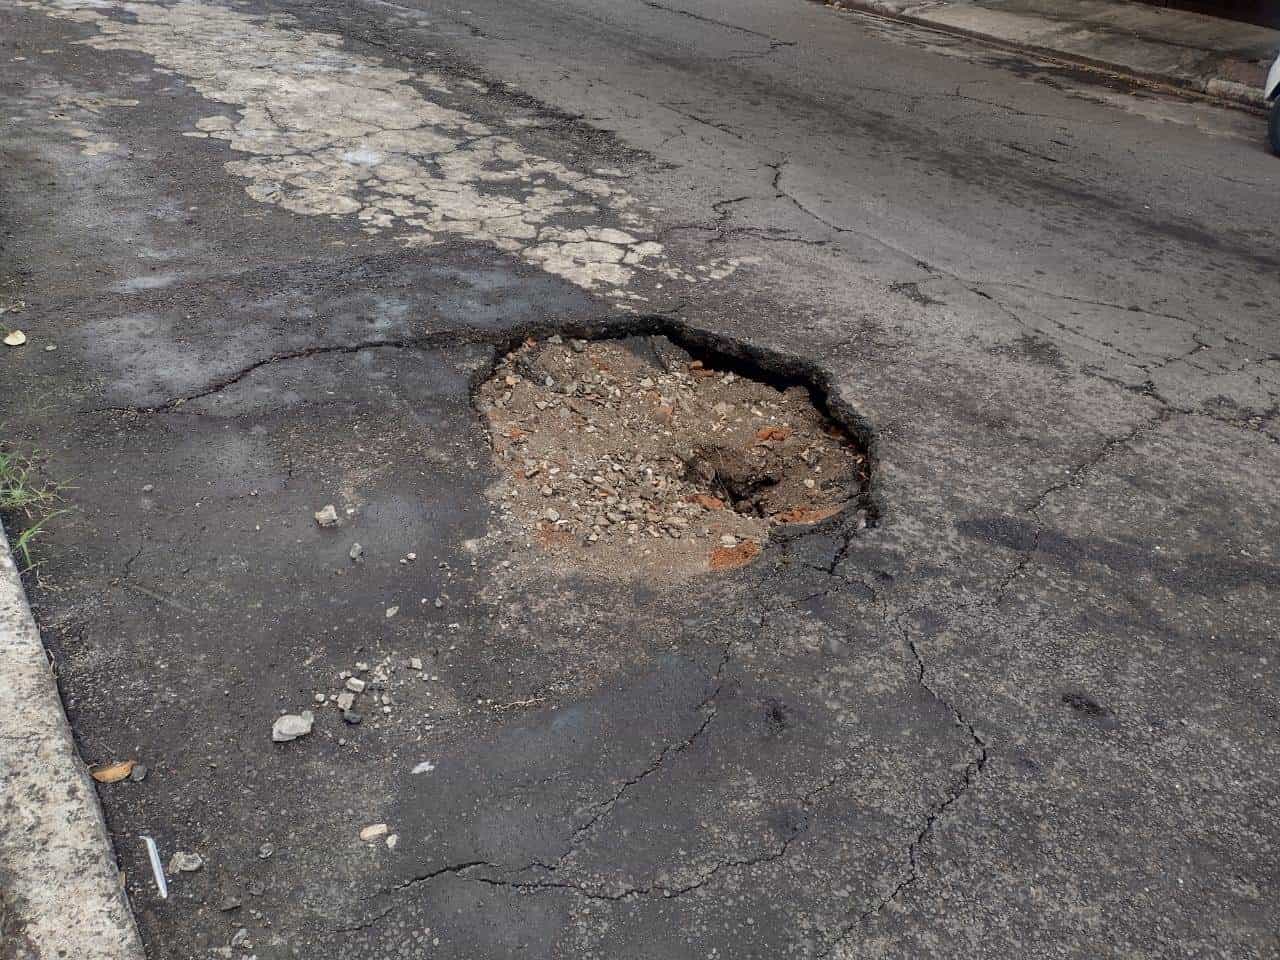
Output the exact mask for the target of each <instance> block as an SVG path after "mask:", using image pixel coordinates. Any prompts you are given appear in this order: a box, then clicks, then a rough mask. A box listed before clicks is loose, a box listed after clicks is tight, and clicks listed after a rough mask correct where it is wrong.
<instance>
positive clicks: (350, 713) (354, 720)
mask: <svg viewBox="0 0 1280 960" xmlns="http://www.w3.org/2000/svg"><path fill="white" fill-rule="evenodd" d="M342 719H343V720H345V721H346V722H347V723H349V724H351V726H353V727H355V726H358V725H359V724H360V721H361V720H363V719H364V717H362V716H361V715H360V714H358V713H356V712H355V711H354V710H344V711H342Z"/></svg>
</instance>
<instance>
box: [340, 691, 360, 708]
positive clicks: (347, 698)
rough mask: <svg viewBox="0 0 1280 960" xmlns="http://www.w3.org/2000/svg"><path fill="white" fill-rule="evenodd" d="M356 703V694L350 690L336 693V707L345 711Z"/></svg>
mask: <svg viewBox="0 0 1280 960" xmlns="http://www.w3.org/2000/svg"><path fill="white" fill-rule="evenodd" d="M355 705H356V695H355V694H354V693H352V692H351V691H350V690H346V691H344V692H342V693H340V694H338V709H339V710H341V711H342V712H343V713H346V712H347V711H348V710H350V709H351V708H352V707H354V706H355Z"/></svg>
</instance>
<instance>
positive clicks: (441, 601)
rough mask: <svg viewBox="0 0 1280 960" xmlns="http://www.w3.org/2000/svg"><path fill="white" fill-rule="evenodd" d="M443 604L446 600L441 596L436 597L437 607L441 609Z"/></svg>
mask: <svg viewBox="0 0 1280 960" xmlns="http://www.w3.org/2000/svg"><path fill="white" fill-rule="evenodd" d="M443 606H444V600H442V599H441V598H440V597H436V600H435V608H436V609H437V610H439V609H440V608H441V607H443Z"/></svg>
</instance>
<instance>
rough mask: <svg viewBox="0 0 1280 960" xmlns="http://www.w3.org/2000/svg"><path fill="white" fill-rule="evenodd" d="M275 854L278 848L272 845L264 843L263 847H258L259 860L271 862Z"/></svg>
mask: <svg viewBox="0 0 1280 960" xmlns="http://www.w3.org/2000/svg"><path fill="white" fill-rule="evenodd" d="M275 852H276V848H275V847H274V846H273V845H272V844H270V843H264V844H263V845H262V846H260V847H258V859H259V860H270V859H271V855H272V854H273V853H275Z"/></svg>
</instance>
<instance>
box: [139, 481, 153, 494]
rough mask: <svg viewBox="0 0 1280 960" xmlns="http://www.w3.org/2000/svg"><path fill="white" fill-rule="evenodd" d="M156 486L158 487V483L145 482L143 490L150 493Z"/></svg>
mask: <svg viewBox="0 0 1280 960" xmlns="http://www.w3.org/2000/svg"><path fill="white" fill-rule="evenodd" d="M155 488H156V485H155V484H154V483H144V484H143V485H142V492H143V493H150V492H151V491H152V490H154V489H155Z"/></svg>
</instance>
